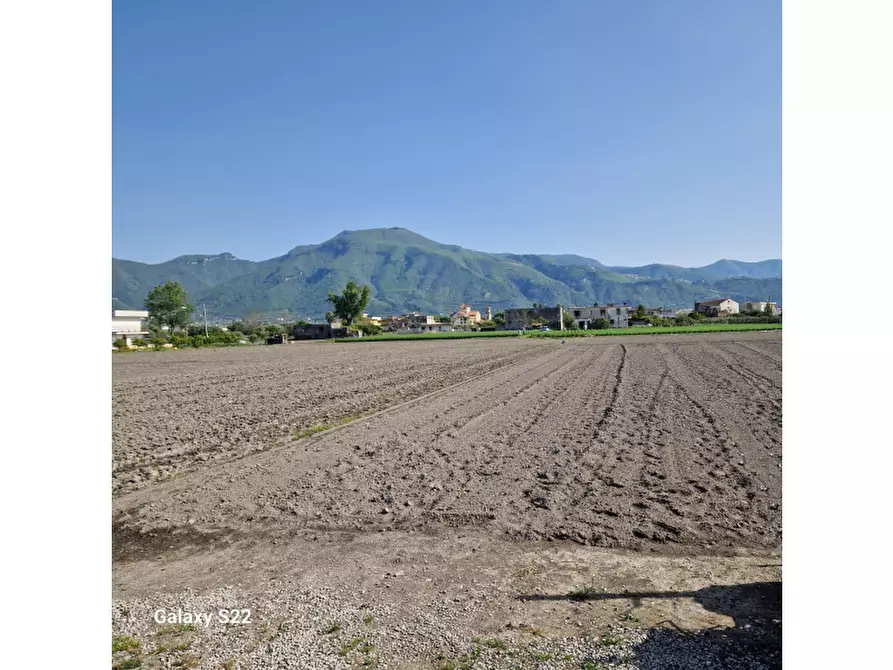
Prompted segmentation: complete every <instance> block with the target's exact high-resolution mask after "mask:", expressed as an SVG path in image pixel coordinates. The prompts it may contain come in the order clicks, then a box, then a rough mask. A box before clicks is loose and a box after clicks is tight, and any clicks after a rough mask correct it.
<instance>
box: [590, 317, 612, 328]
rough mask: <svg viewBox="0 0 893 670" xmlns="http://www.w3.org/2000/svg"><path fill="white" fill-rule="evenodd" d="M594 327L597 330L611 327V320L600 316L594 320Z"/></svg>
mask: <svg viewBox="0 0 893 670" xmlns="http://www.w3.org/2000/svg"><path fill="white" fill-rule="evenodd" d="M592 327H593V328H594V329H595V330H605V329H606V328H610V327H611V322H610V321H609V320H608V319H606V318H605V317H600V318H598V319H596V320H595V321H593V322H592Z"/></svg>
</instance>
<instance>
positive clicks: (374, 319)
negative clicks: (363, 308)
mask: <svg viewBox="0 0 893 670" xmlns="http://www.w3.org/2000/svg"><path fill="white" fill-rule="evenodd" d="M362 321H365V322H366V323H368V324H369V325H370V326H380V325H381V317H380V316H369V315H368V314H366V313H365V312H363V318H362Z"/></svg>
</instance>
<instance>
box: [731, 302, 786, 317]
mask: <svg viewBox="0 0 893 670" xmlns="http://www.w3.org/2000/svg"><path fill="white" fill-rule="evenodd" d="M766 305H768V306H769V313H770V314H772V315H776V314H780V313H781V310H779V309H778V304H776V303H774V302H765V301H764V302H746V303H744V304H743V305H742V306H741V311H742V312H763V311H765V309H766Z"/></svg>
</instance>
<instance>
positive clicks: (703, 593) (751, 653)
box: [519, 582, 781, 670]
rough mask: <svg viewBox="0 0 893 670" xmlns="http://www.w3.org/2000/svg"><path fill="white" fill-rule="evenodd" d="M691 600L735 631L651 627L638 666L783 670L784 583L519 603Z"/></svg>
mask: <svg viewBox="0 0 893 670" xmlns="http://www.w3.org/2000/svg"><path fill="white" fill-rule="evenodd" d="M645 598H693V599H694V600H695V602H697V603H699V604H700V605H701V606H702V607H704V609H707V610H710V611H711V612H716V613H718V614H723V615H725V616H728V617H730V618H732V619H733V620H734V621H735V625H734V627H733V628H712V629H707V630H702V631H696V632H689V631H685V630H682V629H679V628H677V627H676V626H675V625H674V624H673V623H672V622H669V621H668V622H665V623H666V624H667V625H668V626H670V628H664V627H661V628H652V629H651V630H650V631H649V632H648V636H647V637H646V639H645V641H644V642H642V643H641V644H638V645H636V647H635V649H634V651H635V654H636V656H637V658H638V664H637V666H638V667H639V668H692V669H693V668H705V667H714V668H753V669H756V668H769V669H772V670H775V669H776V668H781V582H758V583H754V584H736V585H733V586H709V587H706V588H703V589H699V590H697V591H652V592H647V591H646V592H639V593H636V592H631V593H598V592H595V591H591V590H587V589H584V590H581V591H575V592H572V593H569V594H565V595H522V596H519V600H525V601H537V600H577V601H585V600H631V601H632V602H633V605H634V607H638V606H639V605H641V601H642V600H643V599H645Z"/></svg>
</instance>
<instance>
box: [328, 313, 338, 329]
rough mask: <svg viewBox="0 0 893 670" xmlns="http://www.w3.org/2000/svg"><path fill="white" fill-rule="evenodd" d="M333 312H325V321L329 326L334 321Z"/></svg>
mask: <svg viewBox="0 0 893 670" xmlns="http://www.w3.org/2000/svg"><path fill="white" fill-rule="evenodd" d="M335 318H336V317H335V314H334V313H333V312H326V323H327V324H329V325H330V326H331V325H332V324H333V323H335Z"/></svg>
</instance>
